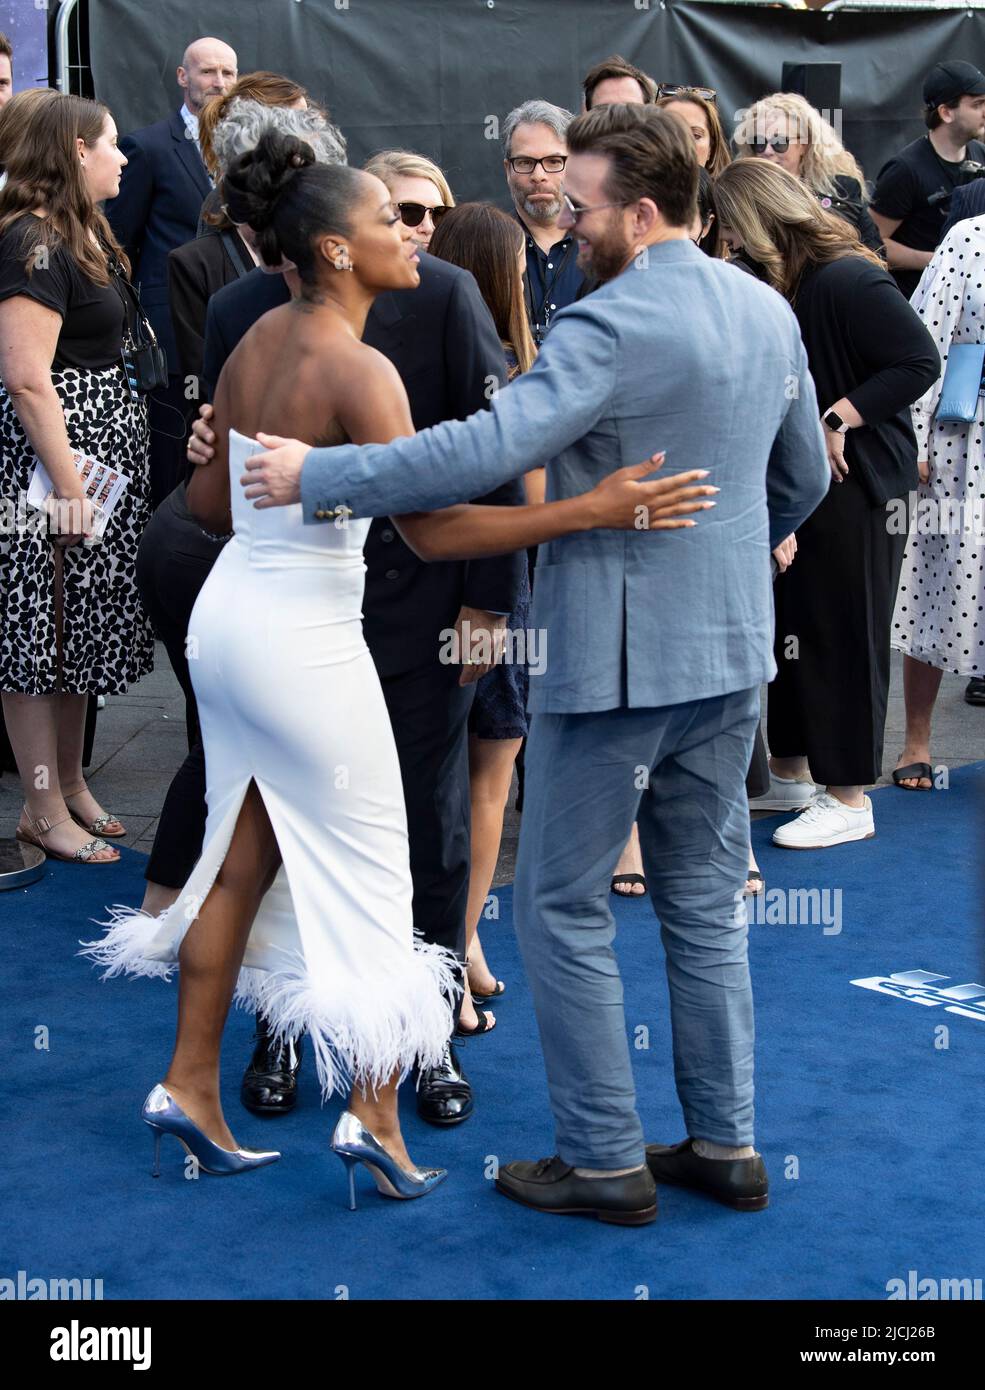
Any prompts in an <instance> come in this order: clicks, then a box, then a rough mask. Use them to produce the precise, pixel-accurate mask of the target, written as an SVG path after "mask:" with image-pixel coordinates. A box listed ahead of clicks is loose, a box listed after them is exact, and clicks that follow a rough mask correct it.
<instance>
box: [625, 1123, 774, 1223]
mask: <svg viewBox="0 0 985 1390" xmlns="http://www.w3.org/2000/svg"><path fill="white" fill-rule="evenodd" d="M646 1164H647V1167H648V1168H649V1170H650V1172H651V1174H652V1175H653V1178H654V1181H655V1182H665V1183H670V1184H672V1185H673V1186H675V1187H693V1188H695V1189H696V1191H698V1192H704V1193H706V1194H707V1195H708V1196H709V1197H714V1198H715V1200H716V1201H718V1202H724V1203H725V1205H726V1206H727V1207H734V1208H735V1210H736V1211H762V1210H763V1208H764V1207H767V1206H769V1201H770V1198H769V1190H770V1182H769V1178H768V1177H767V1176H766V1164H765V1163H764V1162H763V1158H762V1155H761V1154H756V1155H755V1156H754V1157H753V1158H701V1157H700V1156H699V1155H698V1154H696V1153H695V1152H694V1150H693V1148H692V1147H691V1140H690V1139H685V1140H684V1141H683V1143H680V1144H672V1145H669V1146H668V1145H666V1144H647V1146H646Z"/></svg>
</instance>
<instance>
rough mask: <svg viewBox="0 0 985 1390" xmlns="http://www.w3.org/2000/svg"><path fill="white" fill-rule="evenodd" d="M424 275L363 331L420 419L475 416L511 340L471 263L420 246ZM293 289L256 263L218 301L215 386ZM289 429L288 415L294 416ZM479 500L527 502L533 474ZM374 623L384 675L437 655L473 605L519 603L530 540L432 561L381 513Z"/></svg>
mask: <svg viewBox="0 0 985 1390" xmlns="http://www.w3.org/2000/svg"><path fill="white" fill-rule="evenodd" d="M420 274H421V283H420V285H419V286H418V287H417V289H413V290H393V291H391V292H390V293H387V294H381V295H380V296H379V297H378V298H377V300H376V301H375V303H374V304H373V307H372V309H371V310H370V312H369V317H368V319H367V321H366V331H365V333H364V334H363V341H364V342H365V343H368V344H369V345H370V346H371V347H375V348H377V349H378V350H379V351H380V352H382V353H383V354H384V356H386V357H388V358H389V359H390V361H391V362H392V363H393V364H394V366H395V367H396V368H397V371H398V372H399V373H400V377H401V380H402V381H403V383H404V386H405V387H406V390H407V395H408V398H409V400H410V411H411V416H412V418H413V421H414V426H415V428H416V429H419V430H423V429H427V428H428V426H429V425H436V424H439V423H440V422H441V421H442V420H464V419H466V418H467V417H468V416H469V415H471V414H472V413H473V412H474V411H476V410H480V409H483V408H484V407H487V406H488V405H489V391H488V386H489V381H490V379H491V378H492V379H495V380H496V381H498V382H499V383H500V384H501V385H502V384H505V381H506V363H505V360H504V357H503V349H502V346H501V345H500V342H499V339H498V337H497V336H496V329H495V325H494V324H493V321H492V316H491V314H490V313H489V310H488V309H487V308H486V305H485V302H484V301H483V299H482V296H481V294H480V293H479V287H478V285H477V284H476V283H475V280H474V279H473V277H472V276H471V275H470V274H469V272H468V271H466V270H462V269H460V267H458V266H454V265H451V264H449V263H448V262H447V261H442V260H439V259H437V257H434V256H428V255H426V254H425V253H424V252H422V253H421V263H420ZM288 298H289V295H288V290H287V286H286V285H285V283H284V280H283V277H282V276H280V275H268V274H266V273H265V272H264V271H262V270H255V271H253V272H252V273H251V274H249V275H246V276H244V277H243V279H241V280H237V281H235V282H234V283H233V284H230V285H227V286H226V287H225V288H224V289H222V290H220V291H219V292H218V294H216V295H214V296H213V298H212V299H211V300H210V301H209V310H208V316H207V319H206V326H205V352H204V362H203V369H202V374H203V377H204V379H205V383H206V385H207V388H208V389H210V391H213V390H214V388H215V383H216V381H217V380H218V378H219V373H220V371H221V370H222V366H223V363H224V362H225V361H226V358H227V357H228V356H229V354H230V353H231V352H232V350H233V348H234V347H235V346H236V344H237V343H238V342H239V340H240V338H241V337H242V336H243V334H244V333H246V331H247V330H248V329H249V328H251V327H252V325H253V324H254V323H256V321H257V319H258V318H260V317H261V315H263V314H265V313H266V312H267V311H268V310H269V309H273V308H275V307H276V306H277V305H278V304H285V303H287V300H288ZM284 429H285V431H286V430H287V429H288V425H287V424H286V423H285V426H284ZM475 500H476V501H480V502H487V503H493V504H497V505H501V506H502V505H507V506H509V505H517V504H520V503H522V502H523V500H524V493H523V484H522V480H518V479H517V480H511V481H510V482H508V483H506V484H504V485H503V486H501V487H498V488H496V490H495V491H494V492H491V493H490V494H489V495H488V496H486V497H481V498H476V499H475ZM365 555H366V595H365V601H364V604H363V608H364V614H365V616H364V619H363V630H364V631H365V634H366V641H367V643H368V645H369V648H370V651H371V652H372V654H373V659H374V661H375V662H376V666H377V669H378V670H379V672H380V675H381V676H390V675H396V674H398V673H399V672H401V671H410V670H414V669H416V668H419V667H424V666H429V665H432V664H434V663H435V662H436V661H437V659H438V633H439V632H440V631H441V629H442V628H450V627H452V626H453V625H454V622H455V619H456V618H457V616H458V611H459V609H460V608H461V607H462V606H463V605H464V604H467V605H468V606H470V607H472V608H481V609H487V610H489V611H490V612H498V613H510V612H512V610H513V608H514V606H515V603H516V599H517V596H518V594H519V592H520V587H521V584H522V582H523V575H524V570H525V566H526V563H527V557H526V552H525V551H518V552H516V553H515V554H512V555H501V556H496V557H495V558H493V559H487V560H472V561H440V562H437V563H434V564H426V563H424V562H423V561H422V560H419V559H418V558H417V556H416V555H415V554H414V552H413V551H412V550H411V549H410V548H409V547H408V546H406V545H405V544H404V542H403V541H402V540H401V538H400V534H399V532H398V531H397V530H396V528H395V527H394V526H393V524H392V523H391V522H390V521H389V519H388V518H386V517H382V518H377V519H376V520H375V521H374V522H373V524H372V526H371V527H370V531H369V535H368V537H367V540H366V548H365Z"/></svg>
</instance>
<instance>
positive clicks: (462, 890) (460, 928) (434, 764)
mask: <svg viewBox="0 0 985 1390" xmlns="http://www.w3.org/2000/svg"><path fill="white" fill-rule="evenodd" d="M459 671H460V668H459V667H458V666H439V665H435V666H433V667H426V668H424V669H423V670H417V671H410V672H407V673H404V674H402V675H399V676H385V677H383V679H382V686H383V694H384V697H385V699H386V704H387V709H388V711H389V714H390V723H391V725H392V727H393V735H394V739H395V741H396V745H397V755H398V757H399V759H400V775H401V779H402V781H403V789H404V800H405V802H406V806H407V827H408V834H409V839H410V872H411V878H412V879H413V882H414V929H415V931H419V932H420V933H421V935H422V937H423V938H424V940H425V941H430V942H434V943H436V944H437V945H439V946H447V947H448V948H449V949H450V950H453V951H455V952H456V954H457V955H458V956H459V958H460V959H461V960H463V961H464V958H465V917H466V909H467V905H468V895H469V870H470V863H471V804H470V800H469V756H468V718H469V709H470V708H471V705H472V698H473V695H474V692H475V686H474V685H468V686H460V685H459V684H458V677H459ZM459 1007H460V1005H459ZM455 1018H456V1021H457V1019H458V1008H456V1013H455Z"/></svg>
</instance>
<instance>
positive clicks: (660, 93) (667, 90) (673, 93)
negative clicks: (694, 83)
mask: <svg viewBox="0 0 985 1390" xmlns="http://www.w3.org/2000/svg"><path fill="white" fill-rule="evenodd" d="M717 96H718V93H717V92H716V91H715V89H714V87H682V86H680V85H678V84H677V83H674V82H661V83H660V86H659V87H658V88H657V97H658V99H659V98H660V97H685V98H687V97H702V98H703V99H704V100H705V101H714V100H715V99H716V98H717Z"/></svg>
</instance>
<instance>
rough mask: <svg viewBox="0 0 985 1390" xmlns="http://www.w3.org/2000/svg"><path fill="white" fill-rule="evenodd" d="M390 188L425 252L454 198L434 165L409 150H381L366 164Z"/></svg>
mask: <svg viewBox="0 0 985 1390" xmlns="http://www.w3.org/2000/svg"><path fill="white" fill-rule="evenodd" d="M365 168H366V172H367V174H375V175H376V177H377V178H378V179H382V180H383V182H384V183H385V184H386V186H387V188H388V189H389V190H390V196H391V197H392V198H393V201H394V204H395V205H396V208H397V211H398V212H399V213H400V220H401V221H402V222H403V224H404V226H405V227H410V228H412V230H413V240H414V241H415V242H416V243H417V246H418V249H419V250H421V251H427V250H428V248H429V247H430V245H431V237H432V236H433V235H434V229H435V227H437V225H438V223H439V222H440V221H441V219H442V217H443V216H444V215H445V213H446V212H447V211H448V209H449V208H453V207H454V206H455V198H454V195H453V194H452V191H451V189H450V188H449V186H448V180H447V179H446V178H445V176H444V174H443V173H442V172H441V170H440V169H439V168H438V166H437V164H434V163H432V162H431V160H430V159H426V158H425V157H424V155H422V154H413V153H412V152H411V151H410V150H380V152H379V154H374V155H373V157H372V159H371V160H370V161H369V163H368V164H367V165H366V166H365Z"/></svg>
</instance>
